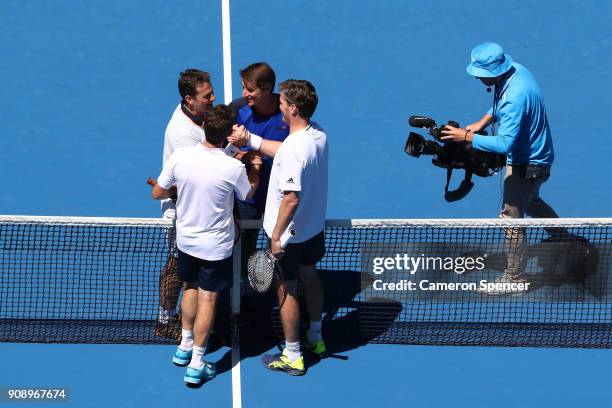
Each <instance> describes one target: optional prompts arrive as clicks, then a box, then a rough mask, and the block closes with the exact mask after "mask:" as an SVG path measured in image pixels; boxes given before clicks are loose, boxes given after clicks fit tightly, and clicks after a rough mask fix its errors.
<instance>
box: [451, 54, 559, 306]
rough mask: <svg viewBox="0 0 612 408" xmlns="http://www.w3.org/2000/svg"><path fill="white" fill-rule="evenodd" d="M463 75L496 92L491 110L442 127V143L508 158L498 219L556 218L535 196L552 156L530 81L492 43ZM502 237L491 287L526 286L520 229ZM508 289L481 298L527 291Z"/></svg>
mask: <svg viewBox="0 0 612 408" xmlns="http://www.w3.org/2000/svg"><path fill="white" fill-rule="evenodd" d="M466 70H467V72H468V74H470V75H472V76H474V77H476V78H478V79H480V81H482V83H484V84H485V85H486V86H487V87H489V89H490V87H492V86H494V87H495V93H494V98H493V107H492V108H491V109H490V110H489V111H488V112H487V113H486V114H485V115H484V116H483V117H482V118H481V119H480V120H479V121H478V122H475V123H473V124H471V125H468V126H466V128H465V129H461V128H454V127H451V126H446V128H445V130H443V131H442V133H443V134H444V135H445V136H444V137H443V138H442V139H443V140H446V141H451V140H452V141H455V142H467V143H471V144H472V147H473V148H474V149H478V150H483V151H485V152H492V153H499V154H505V155H507V167H506V174H505V177H504V196H503V208H502V210H501V212H500V217H501V218H523V217H524V216H525V214H527V215H529V216H531V217H534V218H557V217H558V215H557V213H556V212H555V211H554V210H553V209H552V208H551V207H550V206H549V205H548V204H547V203H546V202H544V200H542V199H541V198H540V195H539V192H540V186H541V185H542V184H543V183H544V182H545V181H546V180H548V177H549V176H550V167H551V165H552V163H553V160H554V157H555V154H554V151H553V143H552V137H551V134H550V127H549V126H548V119H547V118H546V108H545V106H544V100H543V99H542V93H541V91H540V87H539V86H538V84H537V82H536V80H535V78H534V77H533V75H532V74H531V72H529V71H528V70H527V68H525V67H524V66H522V65H521V64H517V63H515V62H513V61H512V58H511V57H510V56H509V55H508V54H504V51H503V49H502V47H501V46H499V45H498V44H494V43H484V44H480V45H478V46H477V47H476V48H474V49H473V50H472V55H471V62H470V64H469V65H468V66H467V68H466ZM489 124H493V126H494V128H493V135H492V136H482V135H478V134H476V133H475V132H478V131H480V130H482V129H484V128H485V127H487V126H488V125H489ZM496 125H497V131H495V127H496ZM505 234H506V239H507V242H508V244H509V254H508V265H507V268H506V272H505V274H504V275H503V276H501V277H500V278H498V279H497V280H496V282H498V283H509V284H511V283H526V282H527V279H526V277H525V275H524V269H525V266H526V263H527V257H526V256H525V255H524V254H523V252H524V251H522V250H521V247H522V246H523V243H524V242H525V232H524V230H523V229H520V228H508V229H506V231H505ZM504 286H506V285H504ZM507 287H508V289H503V290H495V291H488V292H486V294H489V295H504V294H509V293H517V291H520V290H519V289H516V288H517V287H526V286H525V285H507ZM513 288H515V289H513Z"/></svg>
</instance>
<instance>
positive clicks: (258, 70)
mask: <svg viewBox="0 0 612 408" xmlns="http://www.w3.org/2000/svg"><path fill="white" fill-rule="evenodd" d="M240 77H241V78H242V97H241V98H238V99H236V100H234V101H232V103H231V104H230V107H231V108H232V109H234V111H235V112H236V123H237V124H238V125H242V126H244V127H245V128H246V129H247V130H248V131H249V132H251V133H254V134H256V135H259V136H261V137H263V138H264V139H266V140H275V141H278V142H282V141H284V140H285V139H286V138H287V135H289V127H288V126H287V124H286V123H284V122H283V115H282V113H281V111H280V109H279V102H278V98H279V95H278V94H276V93H274V85H275V83H276V75H275V73H274V70H272V68H271V67H270V66H269V65H268V64H266V63H265V62H256V63H254V64H251V65H249V66H247V67H246V68H244V69H242V70H241V71H240ZM241 150H242V151H244V152H249V151H250V149H249V147H248V146H244V147H243V148H242V149H241ZM251 154H254V152H253V153H251ZM272 160H273V159H272V158H269V157H265V156H264V158H263V161H264V163H263V165H262V166H261V170H260V175H259V177H260V182H259V187H258V188H257V192H256V193H255V195H254V196H253V198H252V199H250V200H246V201H240V202H239V203H238V208H239V210H240V218H241V219H261V216H262V214H263V211H264V209H265V207H266V193H267V191H268V182H269V179H270V170H271V168H272ZM243 162H245V163H248V159H247V160H243Z"/></svg>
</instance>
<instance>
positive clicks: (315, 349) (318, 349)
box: [304, 337, 327, 356]
mask: <svg viewBox="0 0 612 408" xmlns="http://www.w3.org/2000/svg"><path fill="white" fill-rule="evenodd" d="M304 348H305V349H306V350H308V351H310V352H311V353H312V354H316V355H317V356H322V355H323V354H325V352H326V351H327V348H326V347H325V342H324V341H323V339H321V340H319V341H315V342H314V343H311V342H310V340H308V337H307V338H306V339H304Z"/></svg>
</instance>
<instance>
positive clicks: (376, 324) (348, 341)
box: [209, 270, 402, 374]
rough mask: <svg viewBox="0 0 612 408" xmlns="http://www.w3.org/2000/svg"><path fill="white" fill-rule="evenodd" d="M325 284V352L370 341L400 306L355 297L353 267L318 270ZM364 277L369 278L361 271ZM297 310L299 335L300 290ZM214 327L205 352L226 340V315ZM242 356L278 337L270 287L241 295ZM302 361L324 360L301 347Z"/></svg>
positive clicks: (226, 366) (226, 358)
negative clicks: (258, 291) (350, 269)
mask: <svg viewBox="0 0 612 408" xmlns="http://www.w3.org/2000/svg"><path fill="white" fill-rule="evenodd" d="M319 274H320V276H321V280H322V282H323V286H324V289H325V302H324V312H325V316H324V319H323V337H324V339H325V344H326V347H327V353H326V356H327V357H332V358H333V357H335V358H339V359H342V360H348V357H345V356H342V353H345V352H347V351H350V350H353V349H355V348H358V347H360V346H363V345H365V344H367V343H369V342H372V341H373V340H374V339H375V338H376V337H378V336H380V335H382V334H384V333H385V332H386V331H387V329H388V328H389V327H391V325H392V324H393V322H394V321H395V320H396V318H397V316H398V315H399V314H400V312H401V310H402V304H401V303H400V302H397V301H389V300H384V299H380V300H376V299H371V300H368V301H367V302H366V301H362V300H359V294H360V293H361V288H362V284H363V282H362V276H361V275H362V274H361V273H359V272H355V271H330V270H321V271H319ZM366 279H369V278H367V277H366ZM300 303H301V305H300V306H301V308H300V311H301V312H302V333H301V336H302V338H303V337H304V336H305V330H306V328H307V325H308V320H309V319H308V316H306V315H305V311H306V308H305V305H304V299H303V297H302V296H300ZM221 321H223V322H224V323H223V324H219V325H217V327H216V336H215V337H214V339H211V344H210V347H209V349H210V352H213V351H215V350H217V349H218V348H219V347H220V346H222V345H226V346H230V345H231V335H232V333H231V328H230V324H228V323H229V319H228V318H225V319H223V318H222V320H221ZM239 326H240V355H241V359H245V358H249V357H257V356H259V355H261V354H263V353H265V352H267V351H268V350H270V349H271V348H274V347H278V348H279V349H280V345H281V343H282V341H283V335H282V328H281V324H280V319H279V315H278V303H277V300H276V296H275V294H274V293H272V291H270V292H269V293H266V294H264V295H251V296H243V298H242V305H241V317H240V323H239ZM304 356H305V361H306V364H307V366H309V367H312V366H314V365H316V364H318V363H320V362H321V361H324V359H323V360H320V359H319V358H317V357H315V356H313V355H311V354H309V353H307V352H305V353H304ZM216 365H217V373H218V374H221V373H224V372H226V371H229V370H231V368H232V362H231V350H229V351H228V352H227V353H225V354H224V355H223V356H222V357H221V359H220V360H218V361H217V362H216Z"/></svg>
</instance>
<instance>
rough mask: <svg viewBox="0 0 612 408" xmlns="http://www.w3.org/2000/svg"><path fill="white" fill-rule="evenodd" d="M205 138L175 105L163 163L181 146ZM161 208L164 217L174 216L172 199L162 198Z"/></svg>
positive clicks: (196, 142)
mask: <svg viewBox="0 0 612 408" xmlns="http://www.w3.org/2000/svg"><path fill="white" fill-rule="evenodd" d="M204 139H205V134H204V129H202V127H200V126H198V125H196V124H195V123H193V121H192V120H191V119H189V118H188V117H187V115H185V114H184V113H183V111H182V110H181V104H180V103H179V105H178V106H177V107H176V109H175V110H174V113H173V114H172V118H171V119H170V122H168V126H166V133H165V135H164V156H163V164H166V162H167V161H168V159H169V158H170V156H171V155H172V153H174V151H175V150H176V149H178V148H181V147H191V146H194V145H197V144H198V143H201V142H203V141H204ZM161 209H162V214H163V216H164V218H172V219H174V218H175V217H176V206H175V205H174V201H172V200H170V199H167V200H162V202H161Z"/></svg>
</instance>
